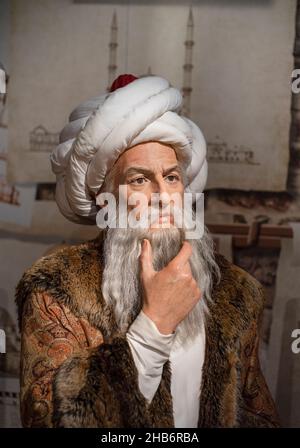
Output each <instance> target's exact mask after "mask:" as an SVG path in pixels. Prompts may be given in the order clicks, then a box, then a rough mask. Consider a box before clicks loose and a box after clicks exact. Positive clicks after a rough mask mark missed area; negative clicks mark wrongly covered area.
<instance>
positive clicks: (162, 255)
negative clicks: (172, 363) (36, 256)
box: [102, 226, 220, 346]
mask: <svg viewBox="0 0 300 448" xmlns="http://www.w3.org/2000/svg"><path fill="white" fill-rule="evenodd" d="M104 234H105V236H104V247H103V249H104V271H103V278H102V294H103V298H104V300H105V301H106V303H107V304H108V305H109V306H111V307H112V309H113V310H114V315H115V319H116V323H117V325H118V327H119V329H120V331H122V332H126V331H127V330H128V328H129V324H130V320H134V318H135V317H136V316H137V315H138V313H139V312H140V310H141V308H142V306H143V300H142V285H141V282H140V260H139V255H140V252H141V242H142V240H143V238H147V239H149V241H150V242H151V246H152V253H153V267H154V269H155V270H161V269H163V268H164V267H165V266H166V265H167V264H168V263H169V262H170V261H171V260H172V259H173V258H174V257H175V256H176V255H177V254H178V252H179V251H180V249H181V247H182V243H183V241H184V239H185V230H184V229H180V228H176V227H171V228H167V229H163V228H162V229H157V230H155V231H149V229H130V228H127V229H122V228H121V229H118V228H109V229H106V230H105V231H104ZM189 242H190V244H191V245H192V249H193V251H192V255H191V257H190V261H189V262H190V266H191V271H192V274H193V276H194V278H195V280H196V282H197V284H198V287H199V289H200V290H201V293H202V295H201V298H200V300H199V301H198V302H197V303H196V305H195V306H194V307H193V309H192V310H191V311H190V312H189V313H188V314H187V316H186V317H185V318H184V319H183V320H182V321H181V322H180V323H179V324H178V326H177V328H176V331H175V338H174V343H173V344H175V345H177V346H182V345H184V344H187V343H189V342H192V341H193V340H194V339H195V337H196V336H197V335H198V334H199V332H201V331H203V326H204V324H205V318H206V317H207V315H208V313H209V311H208V303H209V302H210V301H211V300H212V298H211V292H212V274H213V272H215V274H216V275H217V277H218V279H219V280H220V271H219V267H218V265H217V263H216V261H215V259H214V251H213V240H212V238H211V236H210V234H209V232H208V230H207V228H206V226H204V234H203V236H202V238H201V239H198V240H196V239H192V240H189Z"/></svg>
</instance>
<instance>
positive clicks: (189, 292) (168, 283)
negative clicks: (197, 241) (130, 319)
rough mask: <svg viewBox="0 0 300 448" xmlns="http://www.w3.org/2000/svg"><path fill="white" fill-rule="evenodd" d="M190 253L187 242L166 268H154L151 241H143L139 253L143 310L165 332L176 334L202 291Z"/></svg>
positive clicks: (190, 248) (161, 331)
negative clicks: (192, 265) (191, 262)
mask: <svg viewBox="0 0 300 448" xmlns="http://www.w3.org/2000/svg"><path fill="white" fill-rule="evenodd" d="M191 255H192V246H191V245H190V243H189V242H188V241H184V243H183V245H182V248H181V249H180V252H179V253H178V254H177V255H176V257H175V258H173V260H171V261H170V263H169V264H168V265H167V266H166V267H165V268H164V269H162V270H161V271H155V270H154V269H153V260H152V248H151V244H150V242H149V241H148V240H146V239H145V240H143V243H142V252H141V255H140V261H141V280H142V285H143V300H144V302H143V308H142V310H143V312H144V313H145V314H146V315H147V316H148V317H150V319H152V320H153V322H154V323H155V324H156V326H157V328H158V330H159V331H160V333H162V334H170V333H173V332H174V331H175V329H176V327H177V325H178V324H179V323H180V322H181V321H182V320H183V319H184V318H185V317H186V316H187V314H188V313H189V312H190V311H191V310H192V309H193V308H194V306H195V305H196V303H197V302H198V300H199V299H200V296H201V291H200V289H199V288H198V285H197V282H196V281H195V279H194V277H193V275H192V271H191V268H190V263H189V258H190V256H191Z"/></svg>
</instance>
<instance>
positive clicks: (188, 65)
mask: <svg viewBox="0 0 300 448" xmlns="http://www.w3.org/2000/svg"><path fill="white" fill-rule="evenodd" d="M194 43H195V42H194V17H193V11H192V8H190V11H189V16H188V21H187V30H186V40H185V42H184V45H185V58H184V59H185V60H184V65H183V87H182V89H181V91H182V96H183V104H182V108H181V114H182V115H184V116H185V117H190V114H191V94H192V90H193V88H192V71H193V46H194Z"/></svg>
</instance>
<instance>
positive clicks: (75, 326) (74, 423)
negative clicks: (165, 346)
mask: <svg viewBox="0 0 300 448" xmlns="http://www.w3.org/2000/svg"><path fill="white" fill-rule="evenodd" d="M102 244H103V243H102V242H101V240H100V239H99V238H96V239H95V240H91V241H88V242H85V243H81V244H79V245H72V246H68V247H65V248H62V249H60V250H58V251H56V252H54V253H52V254H50V255H47V256H45V257H42V258H41V259H40V260H38V261H37V262H36V263H35V264H34V265H33V266H32V267H31V268H29V269H28V270H27V271H25V273H24V274H23V276H22V278H21V279H20V281H19V283H18V285H17V288H16V303H17V307H18V316H19V327H20V331H21V391H20V400H21V417H22V423H23V426H25V427H45V426H46V427H104V428H115V427H119V428H126V427H127V428H128V427H135V428H137V427H144V428H163V427H171V428H172V427H173V428H174V418H173V408H172V396H171V374H172V373H171V364H170V361H169V360H168V361H167V362H166V363H165V364H164V367H163V373H162V378H161V382H160V384H159V387H158V389H157V391H156V393H155V395H154V397H153V399H152V401H151V403H149V404H148V402H147V401H146V399H145V398H144V396H143V394H142V393H141V391H140V390H139V386H138V371H137V368H136V366H135V363H134V359H133V357H132V354H131V350H130V346H129V344H128V342H127V339H126V336H125V334H126V333H125V334H122V333H120V332H119V331H118V328H117V325H116V322H115V320H114V316H113V312H112V310H111V309H109V308H108V306H107V305H106V303H105V302H104V300H103V297H102V295H101V275H102V269H103V259H102ZM215 256H216V261H217V263H218V265H219V267H220V269H221V281H220V282H219V283H218V282H217V281H216V279H215V278H214V281H213V293H212V297H213V300H212V303H211V304H210V305H209V309H210V316H209V318H208V319H207V321H206V349H205V350H206V351H205V360H204V365H203V372H202V389H201V397H200V409H199V419H198V427H276V426H279V422H278V415H277V412H276V409H275V405H274V402H273V399H272V397H271V395H270V392H269V390H268V387H267V385H266V382H265V380H264V377H263V375H262V373H261V370H260V365H259V360H258V343H259V325H260V321H261V315H262V310H263V307H264V291H263V287H262V285H261V284H260V283H259V282H258V281H257V280H256V279H255V278H254V277H252V276H251V275H250V274H248V273H247V272H246V271H244V270H243V269H241V268H239V267H238V266H236V265H234V264H232V263H230V262H229V261H228V260H227V259H226V258H225V257H223V256H222V255H220V254H218V253H216V254H215ZM135 317H136V315H135V316H134V315H133V316H131V321H130V322H129V325H130V324H131V323H132V322H133V320H134V319H135ZM128 328H129V326H128Z"/></svg>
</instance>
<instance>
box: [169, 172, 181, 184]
mask: <svg viewBox="0 0 300 448" xmlns="http://www.w3.org/2000/svg"><path fill="white" fill-rule="evenodd" d="M166 179H168V182H170V183H174V182H177V181H179V176H176V175H175V174H169V176H167V177H166Z"/></svg>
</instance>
